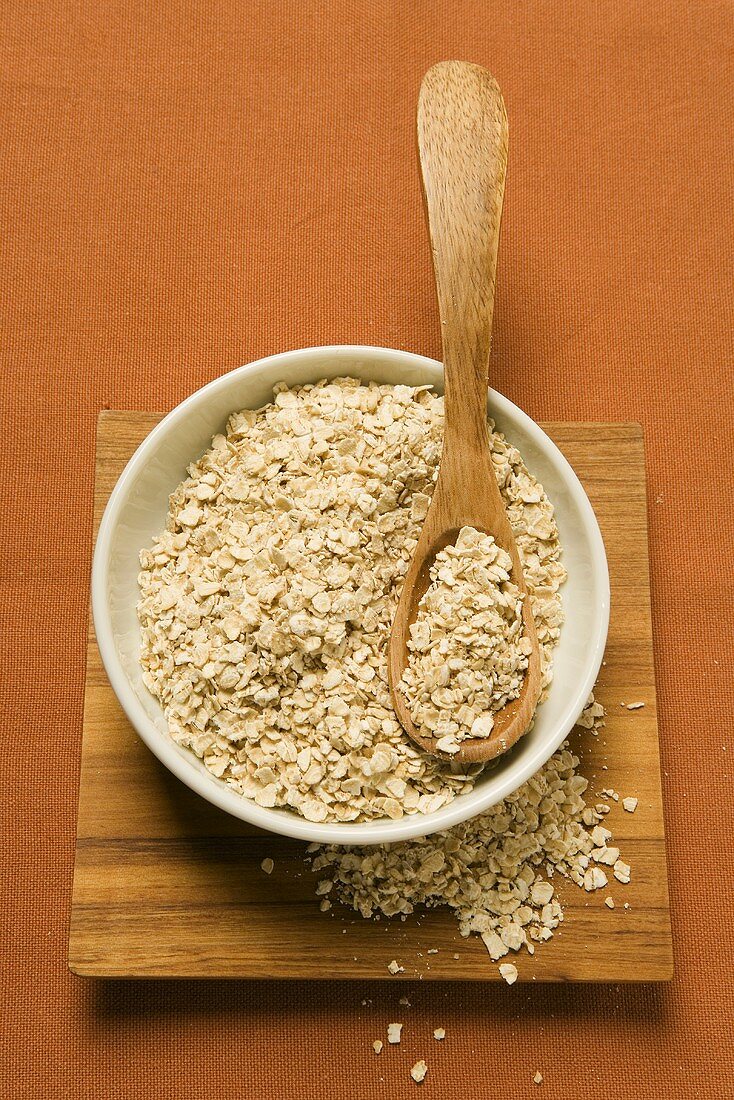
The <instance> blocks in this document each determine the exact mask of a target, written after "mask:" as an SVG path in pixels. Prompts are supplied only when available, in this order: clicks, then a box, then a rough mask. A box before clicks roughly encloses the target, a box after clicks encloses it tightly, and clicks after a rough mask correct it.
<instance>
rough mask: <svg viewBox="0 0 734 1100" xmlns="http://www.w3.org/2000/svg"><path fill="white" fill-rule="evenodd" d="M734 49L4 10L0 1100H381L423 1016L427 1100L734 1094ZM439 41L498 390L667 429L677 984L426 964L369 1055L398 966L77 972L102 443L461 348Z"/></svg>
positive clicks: (114, 6)
mask: <svg viewBox="0 0 734 1100" xmlns="http://www.w3.org/2000/svg"><path fill="white" fill-rule="evenodd" d="M733 33H734V18H733V9H732V5H731V3H729V2H725V3H715V2H711V0H705V2H700V3H696V4H693V3H690V2H688V0H661V3H659V4H649V3H646V2H644V0H637V2H635V0H601V2H598V3H591V2H586V3H582V2H580V0H576V2H572V3H569V2H567V0H554V2H552V3H551V2H541V0H495V2H490V0H465V2H448V0H446V2H437V0H426V2H424V3H418V2H412V3H408V2H406V3H402V4H399V3H389V2H387V0H379V2H374V0H372V2H370V0H351V2H341V3H339V2H328V0H320V2H319V0H298V2H287V3H286V2H281V0H270V2H269V3H267V2H264V0H260V2H249V3H248V2H237V0H229V2H222V0H208V2H204V0H200V2H198V3H196V2H193V0H173V2H171V3H165V2H164V3H158V4H153V3H151V2H145V0H109V2H106V3H99V2H92V0H64V2H62V0H47V2H46V3H38V2H37V0H23V2H20V0H10V2H9V5H7V4H6V6H5V11H4V18H3V20H2V35H3V41H4V46H3V49H2V66H1V68H0V87H1V88H2V95H1V96H0V118H1V120H2V128H1V130H0V133H2V147H3V156H2V165H1V167H0V202H1V203H2V218H3V246H4V247H3V253H4V258H3V260H2V263H1V264H0V304H1V307H2V309H1V311H2V336H1V339H2V363H3V367H2V376H1V381H0V385H1V386H2V412H3V423H4V444H3V448H2V466H3V476H2V486H3V494H4V505H3V517H2V521H3V522H2V525H1V529H2V552H1V554H0V578H1V583H2V612H1V613H2V618H3V620H4V622H3V625H4V626H5V627H7V629H6V630H5V631H4V632H3V634H4V636H3V643H2V644H3V665H2V677H1V678H0V691H2V695H3V715H4V722H3V735H4V751H3V753H2V769H3V780H2V782H3V786H2V815H3V827H2V845H3V849H4V851H3V860H2V877H3V884H2V885H3V901H2V904H1V905H0V926H1V927H2V939H3V943H2V950H3V956H4V958H3V964H2V971H1V974H0V988H1V996H0V1012H1V1013H2V1028H3V1034H4V1042H3V1047H2V1053H1V1054H0V1059H1V1061H0V1095H2V1097H8V1098H13V1100H21V1098H26V1097H28V1098H31V1097H33V1098H36V1097H38V1098H41V1097H43V1098H44V1100H47V1098H50V1097H53V1098H56V1097H73V1098H75V1100H77V1098H90V1100H92V1098H94V1100H98V1098H105V1100H106V1098H120V1100H128V1098H130V1100H132V1098H135V1100H138V1098H139V1100H148V1098H156V1100H168V1098H171V1100H174V1098H176V1100H177V1098H179V1097H195V1098H199V1097H201V1098H206V1100H225V1098H227V1100H228V1098H230V1097H232V1098H234V1097H238V1098H241V1097H251V1096H252V1097H262V1098H273V1100H291V1098H292V1100H308V1098H312V1097H313V1098H317V1097H318V1098H329V1100H331V1098H334V1100H337V1098H339V1100H341V1098H354V1100H370V1098H372V1097H375V1098H377V1097H380V1098H388V1100H395V1098H397V1097H402V1096H413V1095H415V1088H416V1086H415V1085H414V1084H413V1082H412V1081H410V1079H409V1078H408V1076H407V1070H408V1069H409V1066H410V1064H411V1063H412V1061H413V1060H414V1059H413V1058H411V1057H410V1055H411V1053H413V1046H414V1040H412V1039H410V1038H409V1033H412V1035H413V1036H416V1035H417V1034H418V1033H419V1032H420V1034H422V1035H423V1034H424V1035H426V1036H430V1032H431V1031H432V1029H433V1028H434V1027H435V1026H437V1025H439V1024H440V1025H442V1026H444V1027H446V1030H447V1038H446V1040H445V1042H444V1043H442V1044H433V1045H432V1046H431V1048H430V1050H429V1054H430V1059H429V1062H430V1071H429V1076H428V1078H427V1080H426V1082H425V1084H424V1085H423V1086H422V1088H423V1093H422V1095H425V1096H427V1097H431V1096H434V1097H445V1096H447V1095H451V1096H454V1097H459V1098H467V1100H468V1098H484V1097H494V1096H502V1097H505V1096H513V1097H524V1096H547V1097H553V1098H561V1100H574V1098H576V1097H580V1098H584V1097H604V1098H607V1097H625V1098H629V1097H653V1096H657V1095H666V1096H669V1097H671V1098H674V1100H678V1098H680V1097H688V1096H695V1097H697V1098H701V1097H716V1098H723V1097H725V1096H731V1095H732V1094H733V1093H734V1078H733V1077H732V1073H733V1066H732V1048H731V1014H732V994H731V957H732V921H731V884H732V873H733V871H734V864H733V860H732V853H731V841H732V809H731V806H732V771H733V769H734V761H732V754H734V748H733V747H732V744H731V726H732V718H731V715H732V710H733V703H734V699H733V698H732V674H731V668H732V656H733V654H732V636H731V616H732V611H733V610H734V608H733V600H732V579H731V577H732V567H731V535H732V529H733V527H734V520H733V518H732V517H733V505H734V501H733V500H732V465H731V456H730V447H731V413H732V350H733V348H732V335H731V333H732V306H733V305H734V301H733V293H732V274H733V272H732V234H733V232H734V224H733V221H732V209H733V208H734V188H733V186H732V180H733V179H734V150H733V148H732V143H731V138H732V122H733V120H734V86H733V84H732V72H733V71H734V66H733V58H732V41H733V39H732V35H733ZM447 57H463V58H467V59H469V60H474V61H477V62H480V63H481V64H484V65H486V66H487V67H489V68H491V69H492V70H493V71H494V73H495V74H496V76H497V77H498V79H499V82H500V84H501V86H502V88H503V90H504V94H505V97H506V101H507V106H508V111H509V117H510V132H511V140H510V167H509V177H508V189H507V201H506V206H505V218H504V230H503V240H502V247H501V256H500V270H499V300H498V312H497V315H496V332H495V341H494V348H493V380H494V383H495V385H496V386H497V387H498V388H499V389H500V390H502V391H504V392H505V393H507V394H509V395H510V396H512V397H513V398H514V399H515V400H516V401H517V402H518V403H519V404H520V405H522V406H523V407H524V408H525V409H527V410H528V412H529V413H530V414H531V415H532V416H534V417H536V418H541V419H550V420H554V419H569V420H573V419H580V420H593V419H620V420H624V419H636V420H640V421H642V423H643V425H644V428H645V433H646V445H647V460H648V471H649V490H650V509H649V518H650V538H651V549H652V575H653V586H654V587H653V598H654V623H655V631H656V644H657V670H658V686H659V693H660V711H661V730H662V741H663V764H664V769H665V780H664V782H665V797H666V810H667V826H668V832H669V851H670V869H671V888H672V904H673V923H674V935H675V951H676V967H677V969H676V978H675V981H674V982H673V983H672V985H670V986H668V987H665V988H644V987H634V986H633V987H626V988H618V987H615V988H609V987H593V988H592V987H586V988H583V987H567V988H527V987H522V986H519V985H518V986H516V987H515V988H514V989H513V990H508V989H507V988H506V987H504V986H503V987H501V988H495V987H491V988H490V987H477V986H474V987H472V988H465V987H462V986H445V987H421V986H418V987H416V988H415V989H414V990H412V991H411V992H410V993H409V995H410V999H411V1000H412V1002H413V1007H412V1008H411V1009H409V1010H405V1012H406V1013H409V1019H410V1028H409V1029H408V1028H407V1027H406V1032H405V1034H406V1040H408V1042H406V1044H404V1048H403V1050H402V1055H401V1056H400V1057H397V1056H396V1057H392V1056H390V1057H386V1056H385V1055H383V1056H381V1057H380V1058H379V1059H378V1058H376V1057H375V1056H374V1054H373V1053H372V1051H371V1041H372V1039H373V1038H374V1037H375V1036H377V1035H383V1038H384V1028H385V1024H386V1023H387V1021H388V1020H389V1019H392V1018H397V1017H395V1010H396V1005H397V998H398V991H397V990H396V989H395V987H394V986H379V987H377V986H375V987H372V988H369V987H361V986H358V985H340V986H334V985H319V986H316V985H311V986H307V985H295V986H294V985H287V986H286V985H284V986H282V987H278V988H272V987H266V986H264V985H257V984H244V983H242V984H240V983H237V984H230V985H221V984H214V983H211V984H210V983H203V984H190V985H184V984H178V985H177V984H167V983H150V984H142V983H130V984H125V983H122V982H111V983H97V984H95V983H92V982H85V981H83V980H80V979H76V978H74V977H72V976H71V975H70V974H69V973H68V971H67V968H66V961H65V956H66V936H67V919H68V911H69V899H70V890H71V876H72V859H73V842H74V817H75V805H76V789H77V769H78V762H79V745H80V731H81V713H82V691H83V678H84V640H85V633H86V615H87V592H88V579H89V565H90V554H91V492H92V476H93V454H94V429H95V420H96V416H97V413H98V411H99V409H100V408H102V407H106V406H112V407H118V408H130V407H134V408H146V409H161V410H163V409H168V408H169V407H170V406H171V405H173V404H174V403H175V402H177V401H179V400H180V399H181V398H183V397H184V396H185V395H186V394H188V393H189V392H190V391H191V390H193V389H194V388H195V387H197V386H199V385H201V384H202V383H204V382H206V381H208V380H209V379H211V378H213V377H215V376H216V375H217V374H219V373H220V372H221V371H224V370H227V369H228V368H230V367H235V366H237V365H239V364H241V363H243V362H246V361H248V360H250V359H253V358H255V357H257V356H260V355H264V354H266V353H268V352H272V351H275V350H278V349H283V348H290V347H298V346H303V345H307V344H319V343H339V342H359V343H375V344H387V345H391V346H394V347H401V348H403V347H404V348H411V349H415V350H418V351H421V352H425V353H427V354H429V355H434V356H436V355H438V354H439V331H438V324H437V320H436V310H435V307H434V297H433V288H432V283H431V270H430V258H429V250H428V245H427V241H426V236H425V231H424V224H423V215H422V211H421V197H420V188H419V183H418V175H417V168H416V157H415V139H414V111H415V103H416V95H417V91H418V85H419V82H420V78H421V75H422V73H423V71H424V70H425V69H426V68H427V67H428V65H430V64H431V63H432V62H434V61H436V60H439V59H442V58H447ZM727 434H728V435H729V438H728V439H727ZM550 949H552V945H551V948H550ZM405 992H407V990H406V988H405V987H401V988H400V993H405ZM363 997H367V998H371V1004H369V1005H367V1006H366V1007H363V1006H362V1005H361V1004H360V1001H361V999H362V998H363ZM431 1042H432V1043H433V1041H432V1040H431ZM424 1047H425V1044H423V1046H422V1047H421V1052H422V1051H423V1049H424ZM417 1057H419V1053H418V1052H417V1051H416V1052H415V1058H417ZM536 1069H540V1070H541V1072H542V1073H543V1075H544V1083H543V1085H542V1086H541V1087H540V1088H538V1087H536V1086H535V1085H533V1084H532V1080H531V1079H532V1076H533V1073H534V1072H535V1070H536Z"/></svg>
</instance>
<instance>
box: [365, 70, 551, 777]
mask: <svg viewBox="0 0 734 1100" xmlns="http://www.w3.org/2000/svg"><path fill="white" fill-rule="evenodd" d="M507 141H508V137H507V113H506V111H505V105H504V102H503V100H502V93H501V92H500V90H499V87H498V85H497V81H496V80H495V79H494V77H493V76H492V75H491V74H490V73H488V72H487V70H486V69H482V68H481V67H480V66H479V65H471V64H469V63H468V62H466V61H441V62H440V63H439V64H438V65H434V66H433V67H432V68H430V69H429V70H428V72H427V73H426V75H425V77H424V78H423V83H422V84H421V91H420V97H419V100H418V151H419V154H420V163H421V174H422V178H423V190H424V194H425V200H426V213H427V215H428V229H429V233H430V236H431V251H432V252H433V270H434V275H435V278H436V291H437V296H438V311H439V314H440V317H441V336H442V341H443V364H444V436H443V449H442V451H441V462H440V465H439V469H438V479H437V481H436V487H435V489H434V491H433V496H432V497H431V504H430V507H429V509H428V515H427V516H426V518H425V521H424V523H423V527H422V529H421V532H420V536H419V538H418V545H417V546H416V548H415V552H414V554H413V559H412V561H411V562H410V565H409V566H408V570H407V572H406V574H405V579H404V581H403V587H402V589H401V592H400V599H399V601H398V606H397V608H396V609H395V618H394V620H393V625H392V631H391V634H390V648H389V651H388V661H387V668H388V681H389V684H390V694H391V697H392V704H393V707H394V709H395V713H396V715H397V717H398V719H399V720H400V724H401V725H402V727H403V729H404V730H405V732H406V733H407V734H408V735H409V736H410V737H412V739H413V740H414V741H416V742H417V743H418V744H419V745H420V746H421V748H422V749H424V751H425V752H430V753H433V754H434V755H436V756H442V757H443V758H444V759H454V760H461V761H464V762H465V763H474V762H476V761H479V760H482V761H484V760H493V759H495V758H496V757H498V756H500V755H501V754H502V753H504V752H506V751H507V750H508V749H510V748H512V746H513V745H514V744H515V743H516V742H517V741H518V740H519V739H520V738H521V737H522V735H523V734H524V733H525V732H526V730H527V728H528V726H529V725H530V722H531V720H532V717H533V714H534V713H535V708H536V707H537V705H538V699H539V697H540V689H541V675H540V648H539V646H538V636H537V634H536V630H535V622H534V619H533V613H532V610H531V607H530V599H529V597H528V592H527V588H526V586H525V576H524V574H523V571H522V565H521V563H520V556H519V554H518V550H517V544H516V542H515V536H514V534H513V532H512V527H511V526H510V521H509V518H508V516H507V512H506V511H505V504H504V501H503V500H502V496H501V494H500V490H499V486H498V485H497V479H496V477H495V473H494V465H493V462H492V452H491V449H490V445H489V435H488V432H487V370H488V366H489V348H490V344H491V338H492V317H493V315H494V286H495V273H496V270H497V250H498V248H499V239H500V221H501V218H502V203H503V199H504V194H505V173H506V170H507ZM490 384H491V379H490ZM462 527H473V528H475V529H476V530H478V531H483V532H485V533H486V534H489V535H492V536H493V537H494V540H495V542H496V543H497V545H498V546H501V547H502V549H503V550H504V551H505V552H506V553H508V554H509V556H510V558H511V561H512V566H511V573H510V576H511V579H512V581H513V582H514V584H515V585H516V586H517V588H518V589H519V590H520V593H521V595H522V619H523V625H524V635H525V638H526V639H527V640H528V641H529V642H530V647H531V648H530V654H529V657H528V665H527V670H526V673H525V676H524V679H523V683H522V688H521V690H520V694H519V696H518V697H517V698H516V699H513V700H512V701H511V702H509V703H508V704H507V705H506V706H505V707H503V708H502V709H501V710H499V711H497V712H496V713H495V715H494V728H493V730H492V734H491V736H490V737H486V738H476V737H475V738H466V739H465V740H464V741H463V742H462V743H461V747H460V749H459V750H458V752H456V753H454V754H451V753H446V752H442V751H441V750H440V749H439V747H438V743H439V738H436V737H430V736H425V735H423V734H421V732H420V731H419V729H418V728H417V727H416V726H415V724H414V722H413V719H412V716H411V713H410V709H409V707H408V702H407V698H406V696H405V695H404V694H403V692H402V691H401V690H400V687H399V684H400V680H401V677H402V675H403V672H404V671H405V668H406V666H407V664H408V637H409V630H410V626H411V624H412V623H414V622H415V618H416V615H417V613H418V604H419V602H420V600H421V599H422V598H423V596H424V594H425V592H426V589H427V588H428V584H429V580H430V577H429V570H430V568H431V566H432V565H433V562H434V560H435V557H436V554H438V553H440V551H441V550H443V549H445V548H446V547H447V546H449V545H452V544H453V543H455V542H456V539H457V537H458V535H459V532H460V530H461V528H462Z"/></svg>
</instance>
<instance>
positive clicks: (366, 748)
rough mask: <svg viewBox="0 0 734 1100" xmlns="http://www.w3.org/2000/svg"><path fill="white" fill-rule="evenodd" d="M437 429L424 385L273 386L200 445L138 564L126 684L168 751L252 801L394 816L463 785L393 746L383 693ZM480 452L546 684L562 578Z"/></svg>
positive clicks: (509, 465)
mask: <svg viewBox="0 0 734 1100" xmlns="http://www.w3.org/2000/svg"><path fill="white" fill-rule="evenodd" d="M442 430H443V399H442V398H441V397H438V396H436V395H434V394H432V393H431V392H429V390H428V389H427V388H426V387H417V388H413V387H408V386H379V385H376V384H374V383H371V384H370V385H361V384H360V383H359V382H358V381H357V380H355V379H337V380H335V381H332V382H319V383H318V384H317V385H308V386H302V387H299V388H295V389H288V387H286V386H285V385H281V386H277V387H276V389H275V392H274V397H273V401H272V402H271V403H270V404H268V405H266V406H265V407H264V408H262V409H259V410H250V409H245V410H243V411H242V412H239V413H236V414H235V415H234V416H232V417H231V418H230V420H229V423H228V425H227V429H226V433H225V434H224V435H218V436H215V437H214V439H213V441H212V446H211V448H210V449H209V450H208V451H207V452H206V454H204V455H203V456H202V458H201V459H200V460H199V461H198V462H196V463H194V464H193V465H192V466H191V467H190V468H189V477H188V478H187V480H186V481H184V482H182V484H181V485H180V486H179V487H178V488H177V489H176V491H175V492H174V493H173V495H172V497H171V500H170V509H169V515H168V522H167V526H166V530H165V531H163V532H162V533H161V534H160V535H159V536H158V537H157V538H156V539H155V540H154V543H153V546H152V547H151V548H150V549H148V550H144V551H143V552H142V553H141V572H140V577H139V581H140V589H141V598H140V602H139V604H138V616H139V620H140V624H141V638H142V646H141V655H140V659H141V664H142V666H143V678H144V682H145V684H146V686H147V687H148V689H149V690H150V691H151V692H152V693H153V695H154V696H156V698H158V699H159V700H160V702H161V705H162V706H163V709H164V712H165V715H166V719H167V723H168V729H169V733H170V736H171V737H172V738H173V740H174V741H176V742H177V743H178V744H180V745H183V746H185V747H188V748H190V749H191V750H192V751H193V752H194V753H196V755H197V756H199V757H200V758H201V759H202V760H203V761H204V764H205V765H206V766H207V768H208V769H209V770H210V771H211V772H212V773H213V774H214V775H215V776H217V777H218V778H220V779H221V780H222V781H223V782H224V783H226V784H228V785H229V786H230V787H232V788H233V789H234V790H236V791H237V792H239V793H240V794H241V795H243V796H244V797H246V798H251V799H253V800H254V801H255V802H256V803H257V804H258V805H260V806H264V807H268V808H270V807H276V806H284V807H287V808H289V809H291V810H293V811H295V812H297V813H299V814H301V815H302V816H303V817H305V818H307V819H308V820H310V821H315V822H320V821H341V822H345V821H358V820H361V821H364V820H370V819H374V818H384V817H390V818H393V819H399V818H400V817H402V816H403V815H405V814H415V813H431V812H433V811H435V810H437V809H439V808H440V807H441V806H443V805H446V803H448V802H450V801H451V800H452V799H453V798H454V797H456V795H458V794H461V793H462V792H466V791H469V790H471V789H472V787H473V785H474V782H475V779H476V776H477V774H478V772H479V771H480V770H481V766H480V765H473V766H471V767H465V766H462V765H461V764H460V763H459V762H458V761H456V762H452V761H442V760H440V759H438V758H435V757H431V756H428V755H426V754H424V753H422V752H420V750H419V749H418V748H417V747H416V746H415V745H414V744H413V743H412V742H411V741H410V740H409V739H408V738H407V737H406V736H405V734H404V732H403V730H402V728H401V727H400V725H399V723H398V721H397V719H396V717H395V714H394V711H393V709H392V706H391V703H390V696H389V690H388V683H387V659H386V653H387V640H388V637H389V633H390V627H391V624H392V619H393V615H394V611H395V607H396V605H397V600H398V596H399V592H400V585H401V582H402V578H403V576H404V574H405V571H406V569H407V566H408V564H409V562H410V559H411V557H412V554H413V550H414V549H415V546H416V541H417V537H418V534H419V532H420V527H421V523H422V521H423V518H424V517H425V515H426V512H427V508H428V505H429V503H430V498H431V494H432V492H433V487H434V483H435V478H436V472H437V466H438V458H439V454H440V449H441V436H442ZM491 447H492V457H493V463H494V469H495V473H496V477H497V481H498V484H499V487H500V491H501V493H502V496H503V499H504V501H505V504H506V506H507V509H508V515H509V519H510V523H511V525H512V528H513V531H514V534H515V537H516V540H517V544H518V550H519V553H520V557H521V559H522V562H523V568H524V573H525V577H526V582H527V585H528V590H529V592H530V597H531V605H532V609H533V612H534V616H535V621H536V627H537V631H538V636H539V641H540V644H541V651H542V664H543V678H544V685H545V686H547V684H548V683H549V682H550V678H551V667H550V664H551V662H550V656H551V649H552V646H553V644H554V642H555V640H556V639H557V638H558V636H559V632H560V628H561V623H562V610H561V601H560V595H559V588H560V586H561V584H562V582H563V580H564V578H565V571H564V568H563V566H562V564H561V561H560V553H561V551H560V546H559V542H558V532H557V529H556V525H555V521H554V519H553V509H552V507H551V505H550V503H549V501H548V499H547V497H546V496H545V494H544V492H543V489H542V487H541V486H540V485H539V484H538V482H537V481H536V480H535V479H534V478H533V477H532V476H531V475H530V474H529V473H528V471H527V469H526V468H525V466H524V464H523V461H522V458H521V456H520V454H519V453H518V451H517V450H516V449H515V448H514V447H512V446H511V445H510V444H509V443H508V442H507V441H506V440H505V439H504V438H503V436H501V435H500V434H498V433H494V432H493V433H492V434H491ZM478 717H480V716H478ZM485 717H486V716H485Z"/></svg>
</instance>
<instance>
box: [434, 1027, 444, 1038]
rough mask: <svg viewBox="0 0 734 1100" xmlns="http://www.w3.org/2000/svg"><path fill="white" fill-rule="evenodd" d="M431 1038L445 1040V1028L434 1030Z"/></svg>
mask: <svg viewBox="0 0 734 1100" xmlns="http://www.w3.org/2000/svg"><path fill="white" fill-rule="evenodd" d="M433 1038H434V1039H445V1038H446V1028H445V1027H437V1028H435V1029H434V1032H433Z"/></svg>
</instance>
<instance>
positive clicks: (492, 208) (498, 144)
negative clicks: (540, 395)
mask: <svg viewBox="0 0 734 1100" xmlns="http://www.w3.org/2000/svg"><path fill="white" fill-rule="evenodd" d="M418 151H419V154H420V162H421V171H422V174H423V188H424V193H425V200H426V210H427V213H428V228H429V233H430V238H431V247H432V250H433V267H434V272H435V277H436V289H437V291H438V309H439V314H440V317H441V330H442V338H443V362H444V386H445V429H444V448H445V451H444V453H446V452H447V450H448V447H449V445H453V446H456V445H457V444H458V445H459V446H460V447H461V449H462V450H463V451H464V453H466V450H467V449H470V450H471V451H472V452H475V453H476V454H477V455H482V454H486V453H487V370H488V365H489V349H490V344H491V339H492V315H493V312H494V285H495V271H496V268H497V248H498V245H499V235H500V219H501V217H502V199H503V196H504V190H505V171H506V167H507V115H506V113H505V105H504V102H503V100H502V94H501V92H500V90H499V87H498V86H497V82H496V81H495V79H494V77H493V76H491V74H490V73H488V72H487V70H486V69H482V68H480V67H479V66H478V65H472V64H469V63H468V62H465V61H442V62H440V63H439V64H438V65H434V66H433V68H431V69H429V70H428V72H427V73H426V75H425V77H424V78H423V83H422V85H421V90H420V97H419V100H418Z"/></svg>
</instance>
